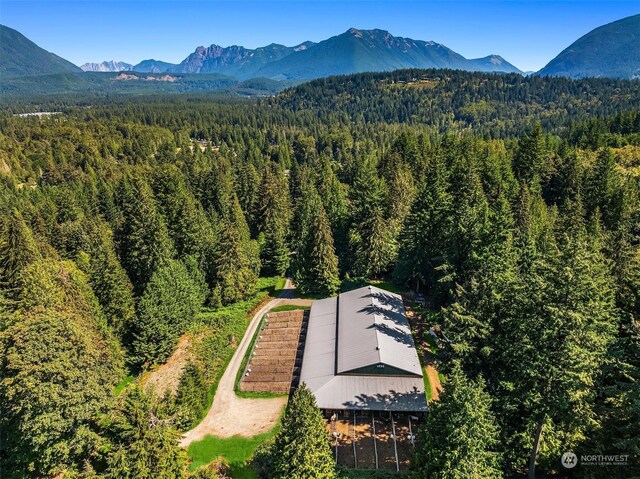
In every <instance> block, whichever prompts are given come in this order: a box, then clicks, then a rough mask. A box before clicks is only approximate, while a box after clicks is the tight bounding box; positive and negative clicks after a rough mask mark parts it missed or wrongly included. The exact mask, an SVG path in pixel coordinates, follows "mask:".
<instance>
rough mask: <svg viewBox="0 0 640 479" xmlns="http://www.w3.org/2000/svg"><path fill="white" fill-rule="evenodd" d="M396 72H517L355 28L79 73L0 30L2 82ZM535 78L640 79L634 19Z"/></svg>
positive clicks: (639, 27)
mask: <svg viewBox="0 0 640 479" xmlns="http://www.w3.org/2000/svg"><path fill="white" fill-rule="evenodd" d="M403 68H420V69H427V68H448V69H454V70H468V71H482V72H501V73H519V74H523V72H521V71H520V70H519V69H518V68H516V67H515V66H514V65H512V64H511V63H509V62H508V61H506V60H505V59H504V58H502V57H501V56H499V55H489V56H486V57H483V58H475V59H467V58H465V57H463V56H462V55H460V54H459V53H456V52H455V51H453V50H451V49H450V48H447V47H446V46H445V45H442V44H439V43H436V42H432V41H423V40H413V39H411V38H403V37H395V36H393V35H392V34H391V33H389V32H387V31H385V30H378V29H374V30H359V29H356V28H350V29H349V30H347V31H346V32H344V33H342V34H340V35H336V36H333V37H330V38H328V39H326V40H323V41H321V42H318V43H313V42H304V43H301V44H299V45H296V46H293V47H287V46H284V45H279V44H275V43H272V44H270V45H267V46H264V47H260V48H255V49H250V48H245V47H243V46H238V45H232V46H229V47H221V46H219V45H211V46H209V47H204V46H199V47H197V48H196V49H195V50H194V52H193V53H191V54H190V55H188V56H187V57H186V58H185V59H184V60H183V61H182V62H180V63H179V64H174V63H168V62H163V61H160V60H154V59H149V60H144V61H142V62H140V63H138V64H136V65H131V64H129V63H125V62H119V61H113V60H111V61H105V62H102V63H85V64H84V65H82V67H80V68H78V67H77V66H75V65H73V64H72V63H70V62H68V61H67V60H64V59H63V58H60V57H59V56H57V55H55V54H53V53H50V52H48V51H46V50H44V49H42V48H40V47H39V46H38V45H36V44H35V43H33V42H31V41H30V40H29V39H27V38H26V37H24V36H23V35H22V34H21V33H19V32H18V31H16V30H13V29H11V28H9V27H6V26H3V25H0V74H2V75H3V76H4V77H19V76H28V75H39V74H53V73H81V72H82V71H86V72H122V71H131V72H138V73H150V74H158V73H171V74H187V75H192V74H196V75H197V74H217V75H224V76H225V77H231V79H233V80H234V81H244V80H249V79H254V78H265V79H269V80H275V81H281V80H286V81H289V82H291V81H293V82H300V81H306V80H310V79H314V78H322V77H327V76H331V75H342V74H350V73H360V72H373V71H391V70H397V69H403ZM537 74H539V75H542V76H566V77H570V78H583V77H588V76H596V77H598V76H600V77H615V78H637V77H640V15H635V16H632V17H628V18H624V19H622V20H618V21H616V22H613V23H610V24H607V25H603V26H601V27H599V28H596V29H595V30H593V31H591V32H589V33H587V34H586V35H584V36H583V37H581V38H580V39H578V40H577V41H576V42H574V43H573V44H572V45H570V46H569V47H568V48H566V49H565V50H563V51H562V52H561V53H560V54H559V55H558V56H557V57H556V58H554V59H553V60H552V61H551V62H549V63H548V64H547V65H546V66H545V67H544V68H543V69H542V70H541V71H540V72H538V73H537Z"/></svg>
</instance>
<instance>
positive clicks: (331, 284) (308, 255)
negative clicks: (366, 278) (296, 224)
mask: <svg viewBox="0 0 640 479" xmlns="http://www.w3.org/2000/svg"><path fill="white" fill-rule="evenodd" d="M311 204H312V205H315V207H313V206H312V210H314V211H315V213H314V214H313V216H312V217H311V218H308V219H307V221H308V222H309V224H308V226H306V227H305V228H304V231H305V236H304V237H303V238H302V239H301V241H302V242H301V244H300V248H299V249H298V251H297V253H296V257H295V259H294V264H293V279H294V281H295V283H296V285H297V286H298V288H299V289H300V291H302V292H304V293H316V294H329V295H330V294H333V293H335V292H336V291H337V290H338V288H339V286H340V278H339V272H338V258H337V256H336V254H335V249H334V246H333V236H332V234H331V225H330V224H329V219H328V218H327V215H326V213H325V211H324V207H323V206H322V202H321V201H320V198H319V197H318V195H317V193H315V194H314V199H313V200H312V203H311Z"/></svg>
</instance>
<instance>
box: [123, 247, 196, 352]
mask: <svg viewBox="0 0 640 479" xmlns="http://www.w3.org/2000/svg"><path fill="white" fill-rule="evenodd" d="M203 293H204V292H203V290H202V285H201V284H198V281H197V280H195V279H194V278H193V276H192V275H191V274H190V273H189V270H188V269H187V267H186V266H185V265H184V263H182V262H181V261H176V260H170V261H169V262H168V263H167V264H166V266H163V267H162V268H160V269H158V271H156V272H155V273H154V275H153V277H152V278H151V281H150V282H149V284H148V285H147V288H146V290H145V292H144V294H143V295H142V297H141V298H140V301H139V304H138V318H137V321H136V322H135V324H134V325H132V330H131V333H130V334H131V336H132V347H133V356H134V357H135V360H136V362H137V363H138V364H142V363H153V362H156V361H159V362H162V361H164V360H166V359H167V358H168V357H169V355H170V354H171V352H172V351H173V348H174V346H175V343H176V341H177V340H178V337H179V336H180V334H182V333H183V332H184V331H185V330H186V328H187V327H188V325H189V324H190V323H191V321H192V320H193V318H194V316H195V315H196V313H197V312H198V311H199V309H200V306H202V303H203V302H204V299H205V298H204V294H203Z"/></svg>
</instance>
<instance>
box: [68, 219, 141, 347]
mask: <svg viewBox="0 0 640 479" xmlns="http://www.w3.org/2000/svg"><path fill="white" fill-rule="evenodd" d="M83 230H84V232H83V236H84V238H83V241H82V246H81V247H82V250H81V251H79V252H78V253H77V260H76V261H77V263H78V266H79V267H80V269H82V270H83V271H84V272H85V273H86V274H87V275H88V277H89V281H90V283H91V288H92V289H93V292H94V293H95V295H96V297H97V299H98V302H99V303H100V306H101V307H102V310H103V312H104V314H105V316H106V318H107V323H108V324H109V325H110V326H111V327H112V328H113V330H114V331H115V332H116V333H117V334H118V335H119V336H121V337H122V335H123V334H124V332H125V329H126V328H128V327H129V326H130V324H131V322H132V321H133V319H134V316H135V306H134V301H133V287H132V286H131V283H130V282H129V278H128V277H127V273H126V272H125V271H124V269H123V268H122V266H121V265H120V262H119V260H118V257H117V254H116V250H115V245H114V243H113V237H112V233H111V230H110V229H109V228H108V226H107V225H106V224H105V223H104V222H102V221H100V220H85V224H84V228H83Z"/></svg>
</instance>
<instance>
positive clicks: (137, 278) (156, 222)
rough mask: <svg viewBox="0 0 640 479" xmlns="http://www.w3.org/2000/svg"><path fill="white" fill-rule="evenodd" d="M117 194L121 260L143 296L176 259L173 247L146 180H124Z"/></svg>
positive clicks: (134, 285)
mask: <svg viewBox="0 0 640 479" xmlns="http://www.w3.org/2000/svg"><path fill="white" fill-rule="evenodd" d="M118 193H119V195H118V196H119V206H120V210H121V212H122V213H121V218H120V219H119V225H118V229H117V235H116V239H117V242H118V245H119V250H120V258H121V261H122V265H123V266H124V268H125V269H126V271H127V274H128V275H129V278H130V279H131V283H132V284H133V288H134V291H135V292H136V293H137V294H138V295H140V294H142V292H143V291H144V289H145V287H146V285H147V283H148V282H149V281H150V280H151V277H152V276H153V274H154V273H155V272H156V271H157V270H158V269H159V268H160V267H161V266H163V265H164V264H166V262H167V261H168V260H169V259H171V257H172V256H173V245H172V244H171V239H170V238H169V233H168V231H167V225H166V223H165V219H164V218H163V217H162V215H161V214H160V212H159V211H158V207H157V204H156V201H155V198H154V196H153V192H152V190H151V188H150V187H149V185H148V184H147V183H146V182H145V181H144V180H143V179H141V178H133V179H128V178H127V179H124V180H123V181H122V182H121V183H120V188H119V192H118Z"/></svg>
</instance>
